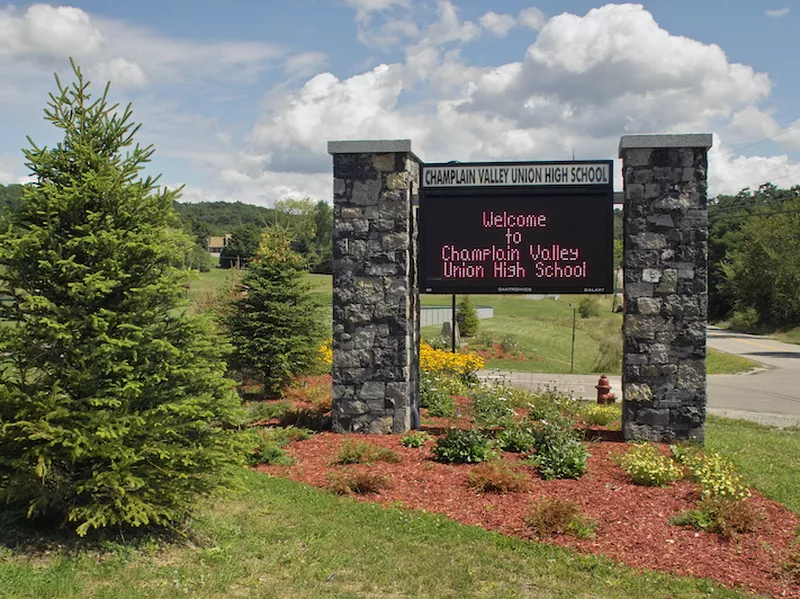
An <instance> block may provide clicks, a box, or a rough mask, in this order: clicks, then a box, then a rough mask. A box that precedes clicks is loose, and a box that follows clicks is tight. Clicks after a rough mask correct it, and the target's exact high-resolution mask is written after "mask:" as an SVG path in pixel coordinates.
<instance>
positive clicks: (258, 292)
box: [226, 228, 324, 396]
mask: <svg viewBox="0 0 800 599" xmlns="http://www.w3.org/2000/svg"><path fill="white" fill-rule="evenodd" d="M304 272H305V262H304V261H303V259H302V258H301V257H300V256H299V255H298V254H297V253H296V252H294V251H293V250H292V249H291V248H290V247H289V238H288V236H287V235H286V233H285V232H283V231H281V230H280V229H275V228H273V229H268V230H267V231H265V232H264V235H263V237H262V239H261V245H260V246H259V249H258V252H257V254H256V256H255V258H254V259H253V260H252V262H251V263H250V265H249V267H248V268H247V270H246V271H245V275H244V279H243V286H244V289H245V290H246V293H245V294H244V297H240V298H238V299H237V300H235V302H234V309H233V313H232V314H230V316H229V317H228V318H227V319H226V322H227V328H228V330H229V331H230V336H231V341H232V342H233V346H234V364H235V365H236V366H237V367H238V368H240V369H242V370H244V371H249V372H252V373H253V375H254V376H255V377H256V378H257V379H259V381H260V382H261V383H263V384H264V392H265V393H266V394H268V395H270V396H277V395H278V394H279V393H280V391H281V389H283V388H284V387H285V386H286V385H287V384H288V383H289V382H290V381H291V379H292V377H294V376H297V375H300V374H303V373H306V372H309V371H310V370H311V369H312V368H314V367H315V366H316V364H317V360H318V354H319V347H320V345H321V344H322V341H323V337H324V332H323V329H322V326H321V324H320V319H319V318H318V316H317V314H318V311H319V305H318V304H317V302H316V299H315V298H314V296H313V295H312V294H311V292H310V289H309V286H308V284H307V283H306V282H305V280H304Z"/></svg>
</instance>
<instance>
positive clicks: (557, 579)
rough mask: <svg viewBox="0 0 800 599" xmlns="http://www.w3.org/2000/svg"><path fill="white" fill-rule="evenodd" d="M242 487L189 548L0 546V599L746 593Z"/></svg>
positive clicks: (249, 483)
mask: <svg viewBox="0 0 800 599" xmlns="http://www.w3.org/2000/svg"><path fill="white" fill-rule="evenodd" d="M244 482H245V485H246V488H247V493H246V494H244V495H242V496H240V497H237V498H235V499H233V500H229V501H226V502H224V503H223V502H218V503H217V504H216V505H214V506H210V507H208V508H207V509H204V510H203V511H202V513H201V515H200V516H199V518H198V519H197V521H196V532H197V536H198V540H197V541H196V543H195V544H191V545H188V546H164V547H158V546H156V545H155V544H152V545H149V546H148V545H145V546H144V547H142V548H139V549H135V550H134V549H132V548H131V547H130V546H125V545H117V546H114V545H110V544H109V545H106V547H105V551H104V552H103V553H99V552H90V551H84V552H79V553H78V554H77V555H75V554H74V552H69V551H67V550H65V549H59V548H55V549H54V550H53V551H51V552H49V553H43V554H37V555H31V554H27V555H26V554H17V553H15V552H13V551H10V550H3V549H2V546H0V597H2V598H8V599H11V598H12V597H13V598H14V599H42V598H58V599H78V598H80V599H85V598H95V597H96V598H100V597H102V598H104V599H124V598H136V599H155V598H163V599H166V598H174V597H184V596H188V597H194V598H196V599H213V598H225V599H229V598H230V599H233V598H238V597H242V598H250V597H276V598H283V597H285V598H292V599H294V598H306V597H308V598H316V597H341V598H351V597H352V598H355V597H375V598H377V597H431V598H434V599H435V598H461V597H481V598H491V599H498V598H503V597H508V598H512V597H530V598H545V597H548V598H550V597H561V598H565V599H566V598H577V599H580V598H584V599H589V598H597V597H603V598H606V599H613V598H626V599H627V598H641V599H659V598H661V599H666V598H673V599H678V598H700V597H706V598H707V597H711V598H718V599H721V598H731V599H732V598H743V597H751V595H746V594H743V593H739V592H737V591H733V590H728V589H723V588H721V587H719V586H718V585H716V584H715V583H712V582H710V581H707V580H702V579H689V578H680V577H677V576H672V575H667V574H662V573H656V572H651V571H644V572H643V571H634V570H632V569H629V568H625V567H621V566H618V565H615V564H614V563H612V562H611V561H610V560H607V559H604V558H599V557H594V556H582V555H578V554H575V553H573V552H571V551H568V550H565V549H561V548H557V547H553V546H547V545H542V544H538V543H534V542H529V541H524V540H521V539H516V538H509V537H504V536H502V535H500V534H497V533H491V532H487V531H484V530H482V529H479V528H477V527H471V526H462V525H459V524H456V523H455V522H452V521H450V520H447V519H445V518H442V517H439V516H435V515H432V514H425V513H415V512H409V511H407V510H404V509H402V508H399V507H392V508H388V509H387V508H384V507H380V506H378V505H375V504H365V503H358V502H355V501H353V500H350V499H342V498H338V497H334V496H332V495H330V494H328V493H325V492H322V491H319V490H316V489H313V488H310V487H306V486H303V485H301V484H299V483H296V482H292V481H288V480H284V479H279V478H270V477H266V476H262V475H258V474H254V473H248V474H246V475H244Z"/></svg>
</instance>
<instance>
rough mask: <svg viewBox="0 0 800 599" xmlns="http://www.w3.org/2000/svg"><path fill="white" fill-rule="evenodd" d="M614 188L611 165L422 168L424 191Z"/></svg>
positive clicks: (468, 165) (434, 166) (551, 164)
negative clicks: (567, 187) (482, 188)
mask: <svg viewBox="0 0 800 599" xmlns="http://www.w3.org/2000/svg"><path fill="white" fill-rule="evenodd" d="M563 185H570V186H575V185H579V186H586V185H590V186H605V187H610V186H611V164H610V163H609V162H607V161H606V162H522V163H511V162H500V163H491V164H488V163H487V164H483V163H480V164H458V163H454V164H437V165H424V166H423V167H422V188H423V189H424V188H428V189H430V188H458V187H545V186H546V187H550V186H563Z"/></svg>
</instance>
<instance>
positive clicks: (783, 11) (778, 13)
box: [766, 6, 789, 19]
mask: <svg viewBox="0 0 800 599" xmlns="http://www.w3.org/2000/svg"><path fill="white" fill-rule="evenodd" d="M766 14H767V16H768V17H770V18H771V19H780V18H781V17H785V16H786V15H788V14H789V7H788V6H787V7H784V8H778V9H774V10H768V11H767V13H766Z"/></svg>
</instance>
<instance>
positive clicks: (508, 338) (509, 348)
mask: <svg viewBox="0 0 800 599" xmlns="http://www.w3.org/2000/svg"><path fill="white" fill-rule="evenodd" d="M500 349H502V350H503V351H504V352H508V353H514V352H515V351H517V350H519V341H517V338H516V336H514V335H512V334H510V333H509V334H507V335H503V336H502V337H501V338H500Z"/></svg>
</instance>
